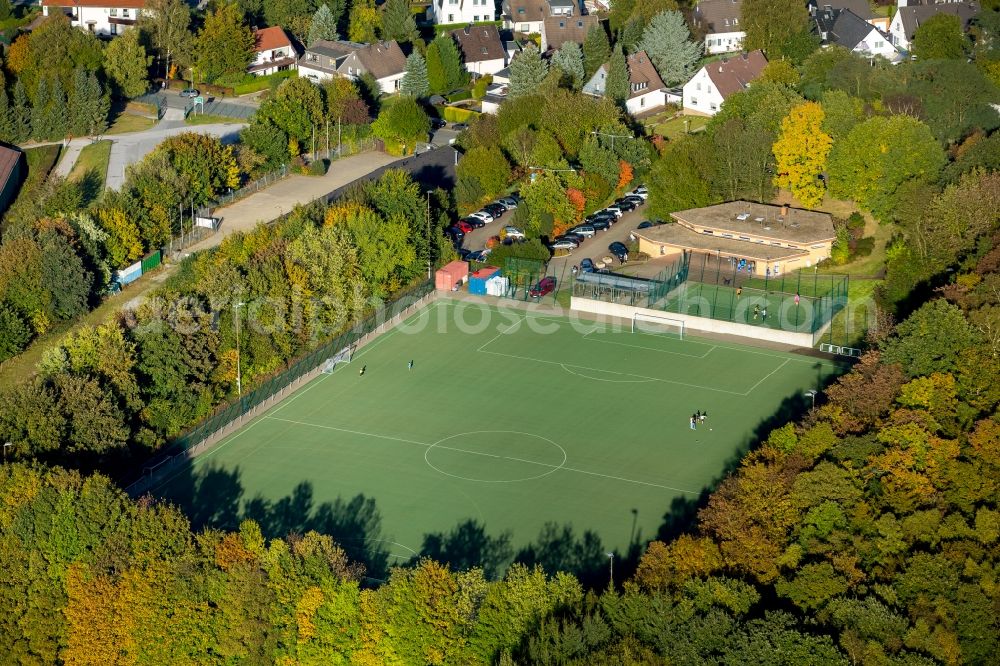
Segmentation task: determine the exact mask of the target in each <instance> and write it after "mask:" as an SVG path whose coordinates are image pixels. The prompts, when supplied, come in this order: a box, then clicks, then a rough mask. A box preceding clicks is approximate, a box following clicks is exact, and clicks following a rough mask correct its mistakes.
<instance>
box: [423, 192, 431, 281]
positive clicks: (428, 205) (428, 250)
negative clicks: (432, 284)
mask: <svg viewBox="0 0 1000 666" xmlns="http://www.w3.org/2000/svg"><path fill="white" fill-rule="evenodd" d="M431 192H432V190H427V191H426V192H424V194H425V195H426V198H427V210H426V216H427V279H428V280H430V279H431Z"/></svg>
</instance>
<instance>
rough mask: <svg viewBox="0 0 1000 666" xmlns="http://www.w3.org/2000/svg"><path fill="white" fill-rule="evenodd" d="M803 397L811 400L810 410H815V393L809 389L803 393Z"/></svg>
mask: <svg viewBox="0 0 1000 666" xmlns="http://www.w3.org/2000/svg"><path fill="white" fill-rule="evenodd" d="M805 395H807V396H809V397H810V398H812V408H813V409H816V391H815V390H814V389H809V390H808V391H806V392H805Z"/></svg>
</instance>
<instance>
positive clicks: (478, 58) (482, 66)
mask: <svg viewBox="0 0 1000 666" xmlns="http://www.w3.org/2000/svg"><path fill="white" fill-rule="evenodd" d="M451 36H452V37H453V38H454V39H455V41H456V42H458V48H459V50H460V51H461V52H462V60H463V61H464V62H465V69H466V70H468V71H469V73H470V74H473V75H475V76H484V75H486V74H496V73H497V72H499V71H500V70H501V69H503V68H504V67H506V66H507V62H508V61H507V49H506V47H505V45H504V43H503V40H501V39H500V31H499V30H497V27H496V26H495V25H468V26H465V27H464V28H460V29H458V30H453V31H452V32H451Z"/></svg>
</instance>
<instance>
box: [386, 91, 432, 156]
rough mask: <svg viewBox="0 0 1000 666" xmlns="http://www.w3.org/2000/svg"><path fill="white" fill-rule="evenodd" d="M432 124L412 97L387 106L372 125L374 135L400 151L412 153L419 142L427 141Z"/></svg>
mask: <svg viewBox="0 0 1000 666" xmlns="http://www.w3.org/2000/svg"><path fill="white" fill-rule="evenodd" d="M430 129H431V123H430V120H429V119H428V118H427V114H426V113H424V110H423V109H422V108H420V105H419V104H418V103H417V101H416V100H415V99H413V98H412V97H409V96H406V97H400V98H399V99H397V100H394V101H393V102H392V103H391V104H386V105H385V106H383V107H382V111H381V112H379V114H378V118H376V119H375V122H373V123H372V134H374V135H375V136H377V137H378V138H380V139H382V140H384V141H386V142H390V143H392V144H395V145H396V146H398V150H404V151H412V150H413V147H414V146H415V144H416V142H417V141H421V140H425V139H426V137H427V133H428V132H430Z"/></svg>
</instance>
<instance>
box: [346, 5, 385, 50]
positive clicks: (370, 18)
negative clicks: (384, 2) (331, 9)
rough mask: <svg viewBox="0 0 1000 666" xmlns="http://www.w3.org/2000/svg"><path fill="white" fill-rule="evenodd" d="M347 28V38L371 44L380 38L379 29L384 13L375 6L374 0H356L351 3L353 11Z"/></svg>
mask: <svg viewBox="0 0 1000 666" xmlns="http://www.w3.org/2000/svg"><path fill="white" fill-rule="evenodd" d="M348 23H349V25H348V29H347V38H348V39H349V40H351V41H352V42H358V43H360V44H370V43H371V42H374V41H375V40H376V39H378V31H379V30H380V29H381V27H382V15H381V14H380V13H379V11H378V10H377V9H376V8H375V1H374V0H355V2H352V3H351V11H350V18H349V22H348Z"/></svg>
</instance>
